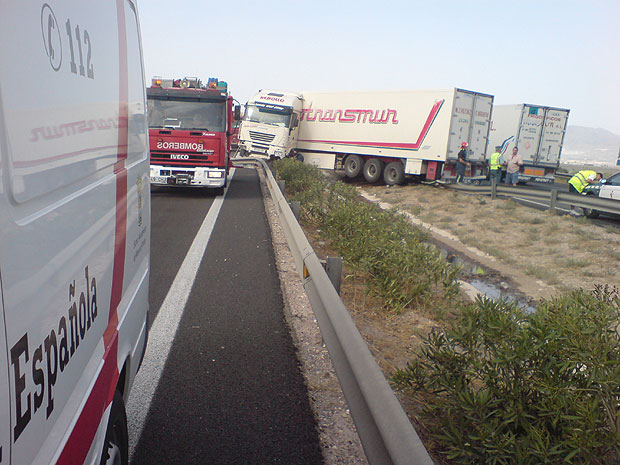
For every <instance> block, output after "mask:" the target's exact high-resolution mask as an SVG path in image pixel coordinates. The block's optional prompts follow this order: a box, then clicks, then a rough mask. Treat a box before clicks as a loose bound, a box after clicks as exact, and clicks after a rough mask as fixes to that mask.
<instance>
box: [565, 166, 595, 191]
mask: <svg viewBox="0 0 620 465" xmlns="http://www.w3.org/2000/svg"><path fill="white" fill-rule="evenodd" d="M592 175H594V176H596V171H592V170H582V171H579V172H578V173H576V174H575V175H573V177H572V178H570V179H569V180H568V183H569V184H570V185H571V186H573V187H574V188H575V190H577V192H579V193H580V194H581V193H582V192H583V190H584V189H585V188H586V186H587V185H588V184H590V182H589V181H588V177H589V176H592Z"/></svg>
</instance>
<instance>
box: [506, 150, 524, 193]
mask: <svg viewBox="0 0 620 465" xmlns="http://www.w3.org/2000/svg"><path fill="white" fill-rule="evenodd" d="M522 166H523V158H522V157H521V155H519V149H518V148H517V147H515V148H513V149H512V153H511V154H510V156H509V157H508V160H506V185H509V184H512V185H513V186H514V187H517V183H518V182H519V170H520V169H521V167H522Z"/></svg>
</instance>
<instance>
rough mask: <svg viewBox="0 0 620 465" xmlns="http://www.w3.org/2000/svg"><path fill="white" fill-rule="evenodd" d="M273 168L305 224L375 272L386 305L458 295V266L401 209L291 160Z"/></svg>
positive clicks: (374, 283)
mask: <svg viewBox="0 0 620 465" xmlns="http://www.w3.org/2000/svg"><path fill="white" fill-rule="evenodd" d="M274 166H275V168H276V170H277V174H278V176H279V177H280V178H281V179H284V180H285V181H286V187H287V193H288V194H289V195H290V196H291V198H292V200H297V201H299V202H300V203H301V207H302V213H301V219H302V222H306V223H309V224H312V225H314V226H316V227H317V228H319V229H320V230H321V236H322V238H324V239H325V240H326V241H328V242H329V243H330V245H332V246H333V247H334V248H336V249H337V250H338V252H339V253H340V254H341V255H342V257H343V258H344V260H345V261H346V262H347V263H349V264H350V265H351V266H353V267H355V268H356V269H358V270H360V271H362V272H364V273H367V274H368V275H369V276H370V278H371V280H370V282H369V283H368V284H369V290H370V291H371V292H374V293H375V294H376V295H378V296H379V297H380V298H382V300H383V302H384V305H385V307H386V308H387V309H389V310H391V311H401V310H403V309H404V308H405V307H408V306H411V305H413V304H428V303H429V302H431V301H432V299H434V298H437V299H438V300H442V299H444V300H446V299H447V300H449V299H450V298H451V297H453V296H454V295H456V293H457V292H458V284H457V281H456V278H457V274H458V271H459V269H458V267H454V266H452V265H450V264H449V263H447V262H446V261H445V260H444V258H443V257H441V256H440V254H439V251H437V250H436V249H435V248H434V247H431V246H429V245H428V244H427V243H425V242H424V241H425V240H426V234H425V233H424V232H422V231H421V230H420V229H419V228H417V227H414V226H413V225H411V224H410V223H409V222H408V221H407V220H406V219H405V218H404V217H403V216H401V215H400V214H398V212H396V211H384V210H381V209H380V208H379V207H378V206H376V205H374V204H372V203H368V202H364V201H362V200H361V199H360V198H359V196H358V194H357V191H356V189H355V188H354V187H352V186H349V185H346V184H344V183H341V182H336V183H328V182H327V181H326V180H325V178H324V177H323V175H322V174H321V173H320V171H319V170H317V169H316V168H314V167H312V166H309V165H306V164H303V163H300V162H298V161H295V160H292V159H284V160H279V161H277V162H276V163H275V164H274Z"/></svg>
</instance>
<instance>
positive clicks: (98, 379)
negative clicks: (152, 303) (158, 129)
mask: <svg viewBox="0 0 620 465" xmlns="http://www.w3.org/2000/svg"><path fill="white" fill-rule="evenodd" d="M0 2H1V5H2V6H1V8H0V9H1V11H2V15H1V16H0V42H1V43H2V44H5V45H3V47H2V48H0V280H1V286H2V287H1V290H2V297H3V301H2V302H3V304H4V309H3V310H4V322H5V324H6V333H5V337H6V347H7V352H8V353H7V357H8V367H6V366H3V365H2V364H1V363H0V370H2V372H1V373H2V377H3V378H2V382H0V386H6V385H7V384H8V389H9V397H10V416H9V417H7V416H5V415H3V414H2V413H3V409H4V408H5V404H4V402H3V398H2V396H3V395H4V394H5V393H4V392H3V391H2V389H3V387H0V419H1V420H0V422H1V423H0V446H2V461H0V464H2V465H4V464H5V463H9V461H8V460H9V454H10V459H11V462H10V463H13V464H46V465H47V464H53V463H58V464H60V463H63V464H64V463H67V464H69V463H70V464H80V463H99V460H100V456H101V451H102V448H103V441H104V437H105V429H106V425H107V420H108V416H109V412H110V406H111V401H112V397H113V394H114V391H115V389H116V388H117V383H118V382H119V379H122V380H124V382H123V383H121V385H119V386H118V388H119V389H120V390H121V391H122V392H123V394H124V396H125V398H127V396H128V394H129V389H130V387H131V383H132V381H133V378H134V376H135V372H136V371H137V369H138V365H139V361H140V358H141V356H142V351H143V348H144V345H145V338H146V316H147V310H148V274H149V249H150V244H149V240H150V197H149V175H148V168H149V165H148V137H147V123H146V116H145V93H144V76H143V67H142V52H141V45H140V36H139V28H138V20H137V12H136V6H135V2H134V1H133V0H116V1H105V2H81V1H79V0H65V1H59V0H58V1H55V0H48V1H47V2H41V1H34V2H22V1H18V0H0ZM7 369H8V372H7V371H6V370H7ZM9 418H10V423H9V424H8V425H7V422H6V420H8V419H9ZM7 426H8V428H9V433H10V437H7V436H6V428H7ZM7 441H8V442H7ZM9 444H10V449H9V447H8V445H9ZM9 450H10V452H9Z"/></svg>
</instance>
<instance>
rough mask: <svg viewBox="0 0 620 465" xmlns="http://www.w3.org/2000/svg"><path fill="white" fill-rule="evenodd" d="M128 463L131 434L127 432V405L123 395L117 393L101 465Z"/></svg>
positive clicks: (123, 464)
mask: <svg viewBox="0 0 620 465" xmlns="http://www.w3.org/2000/svg"><path fill="white" fill-rule="evenodd" d="M128 463H129V434H128V432H127V415H126V414H125V403H124V402H123V396H122V395H121V393H120V392H119V391H115V392H114V400H113V401H112V408H111V411H110V419H109V420H108V428H107V430H106V433H105V441H104V442H103V453H102V454H101V462H100V465H127V464H128Z"/></svg>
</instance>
